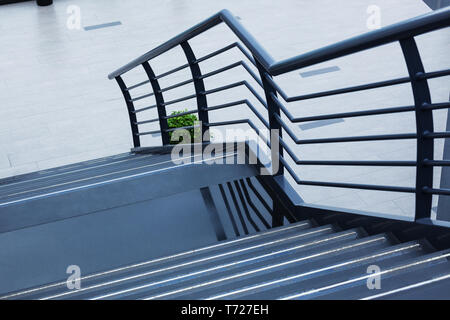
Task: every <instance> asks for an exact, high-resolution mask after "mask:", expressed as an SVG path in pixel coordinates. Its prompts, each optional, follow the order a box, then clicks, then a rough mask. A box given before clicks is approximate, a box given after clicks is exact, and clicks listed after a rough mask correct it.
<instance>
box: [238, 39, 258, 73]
mask: <svg viewBox="0 0 450 320" xmlns="http://www.w3.org/2000/svg"><path fill="white" fill-rule="evenodd" d="M237 47H238V49H239V50H241V52H242V53H243V54H244V56H245V57H246V58H247V59H248V60H249V61H250V62H251V63H252V64H253V65H254V66H255V67H257V66H256V61H255V59H253V57H252V56H251V55H250V54H249V53H248V51H247V50H245V49H244V47H243V46H242V45H241V44H240V43H239V42H237Z"/></svg>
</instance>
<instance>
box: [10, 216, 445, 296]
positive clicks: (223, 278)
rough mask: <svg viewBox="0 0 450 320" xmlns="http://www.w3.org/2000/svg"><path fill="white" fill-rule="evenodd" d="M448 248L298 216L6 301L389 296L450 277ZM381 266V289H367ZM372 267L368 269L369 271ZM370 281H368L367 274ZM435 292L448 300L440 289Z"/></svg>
mask: <svg viewBox="0 0 450 320" xmlns="http://www.w3.org/2000/svg"><path fill="white" fill-rule="evenodd" d="M449 257H450V250H441V251H437V250H435V249H433V247H432V246H431V245H430V244H429V243H428V242H427V240H426V239H420V240H415V241H409V242H404V243H399V241H398V240H397V239H396V238H395V237H394V236H393V235H392V234H386V233H381V234H378V235H374V236H368V235H367V233H366V232H365V230H364V229H363V228H354V229H348V230H344V231H343V230H339V228H337V227H336V226H334V225H323V226H317V225H316V224H315V223H314V221H310V220H305V221H301V222H298V223H295V224H292V225H289V226H285V227H280V228H274V229H271V230H269V231H265V232H260V233H256V234H253V235H250V236H245V237H240V238H237V239H235V240H231V241H224V242H220V243H217V244H215V245H212V246H207V247H202V248H198V249H195V250H189V251H185V252H181V253H178V254H175V255H171V256H167V257H162V258H158V259H153V260H149V261H144V262H141V263H137V264H132V265H127V266H123V267H121V268H116V269H112V270H105V271H104V272H100V273H95V274H91V275H87V276H84V277H82V278H81V289H78V290H69V289H67V285H66V282H60V283H53V284H48V285H45V286H41V287H38V288H32V289H28V290H25V291H22V292H17V293H13V294H9V295H7V296H4V297H2V298H9V299H44V300H48V299H93V300H99V299H144V300H152V299H208V300H210V299H379V298H381V299H386V298H387V299H389V298H391V297H395V298H396V299H398V298H403V297H409V298H411V297H415V298H427V296H423V295H421V292H422V290H430V289H432V288H445V285H447V284H448V283H449V281H450V263H449ZM371 265H376V266H378V267H379V271H380V288H379V289H376V288H375V289H369V288H368V285H367V283H368V282H369V283H370V282H371V277H373V276H374V274H373V273H368V271H367V270H368V267H369V266H371ZM372 272H373V271H372ZM368 279H369V280H368ZM439 292H440V295H439V298H450V293H449V292H448V290H440V291H439Z"/></svg>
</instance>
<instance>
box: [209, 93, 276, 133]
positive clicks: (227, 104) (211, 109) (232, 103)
mask: <svg viewBox="0 0 450 320" xmlns="http://www.w3.org/2000/svg"><path fill="white" fill-rule="evenodd" d="M240 104H246V105H247V106H248V107H249V108H250V110H251V111H253V113H254V114H255V115H256V116H257V117H258V119H259V120H260V121H261V122H262V123H263V124H264V126H265V127H266V128H267V129H269V123H268V122H267V120H266V119H264V117H263V116H262V115H261V113H259V112H258V110H256V108H255V107H254V106H253V104H252V103H251V102H250V101H248V100H246V99H244V100H239V101H235V102H229V103H224V104H220V105H217V106H212V107H208V108H205V111H214V110H219V109H223V108H228V107H233V106H237V105H240Z"/></svg>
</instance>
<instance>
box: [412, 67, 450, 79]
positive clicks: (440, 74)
mask: <svg viewBox="0 0 450 320" xmlns="http://www.w3.org/2000/svg"><path fill="white" fill-rule="evenodd" d="M448 75H450V69H446V70H439V71H430V72H425V73H422V74H418V75H416V78H417V79H433V78H439V77H445V76H448Z"/></svg>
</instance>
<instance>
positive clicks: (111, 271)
mask: <svg viewBox="0 0 450 320" xmlns="http://www.w3.org/2000/svg"><path fill="white" fill-rule="evenodd" d="M305 225H306V226H307V225H309V222H300V223H297V224H295V225H290V226H287V227H281V228H276V229H274V230H273V229H272V230H269V231H267V232H260V233H257V234H254V235H249V236H245V237H240V238H238V239H234V240H231V241H227V242H223V243H218V244H214V245H210V246H206V247H202V248H199V249H193V250H189V251H184V252H180V253H177V254H173V255H170V256H164V257H160V258H156V259H152V260H148V261H144V262H140V263H135V264H132V265H127V266H124V267H119V268H115V269H112V270H107V271H103V272H99V273H94V274H90V275H87V276H84V277H81V278H80V280H81V281H82V280H88V279H92V278H96V277H100V276H104V275H107V274H112V273H115V272H121V271H125V270H129V269H133V268H138V267H142V266H146V265H150V264H152V263H157V262H161V261H166V260H171V259H175V258H179V257H183V256H188V255H192V254H195V253H199V252H202V251H207V250H210V249H216V248H220V247H224V246H227V245H233V244H236V243H239V242H243V241H247V240H253V239H257V238H261V237H264V236H267V235H271V234H275V233H278V232H284V231H289V230H292V229H296V228H299V227H304V226H305ZM321 230H324V229H323V228H321ZM64 285H66V281H63V282H57V283H54V284H49V285H45V286H40V287H37V288H33V289H29V290H23V291H19V292H16V293H12V294H8V295H4V296H1V297H0V300H1V299H8V298H12V297H17V296H20V295H25V294H30V293H33V292H37V291H41V290H46V289H50V288H54V287H58V286H64Z"/></svg>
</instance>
